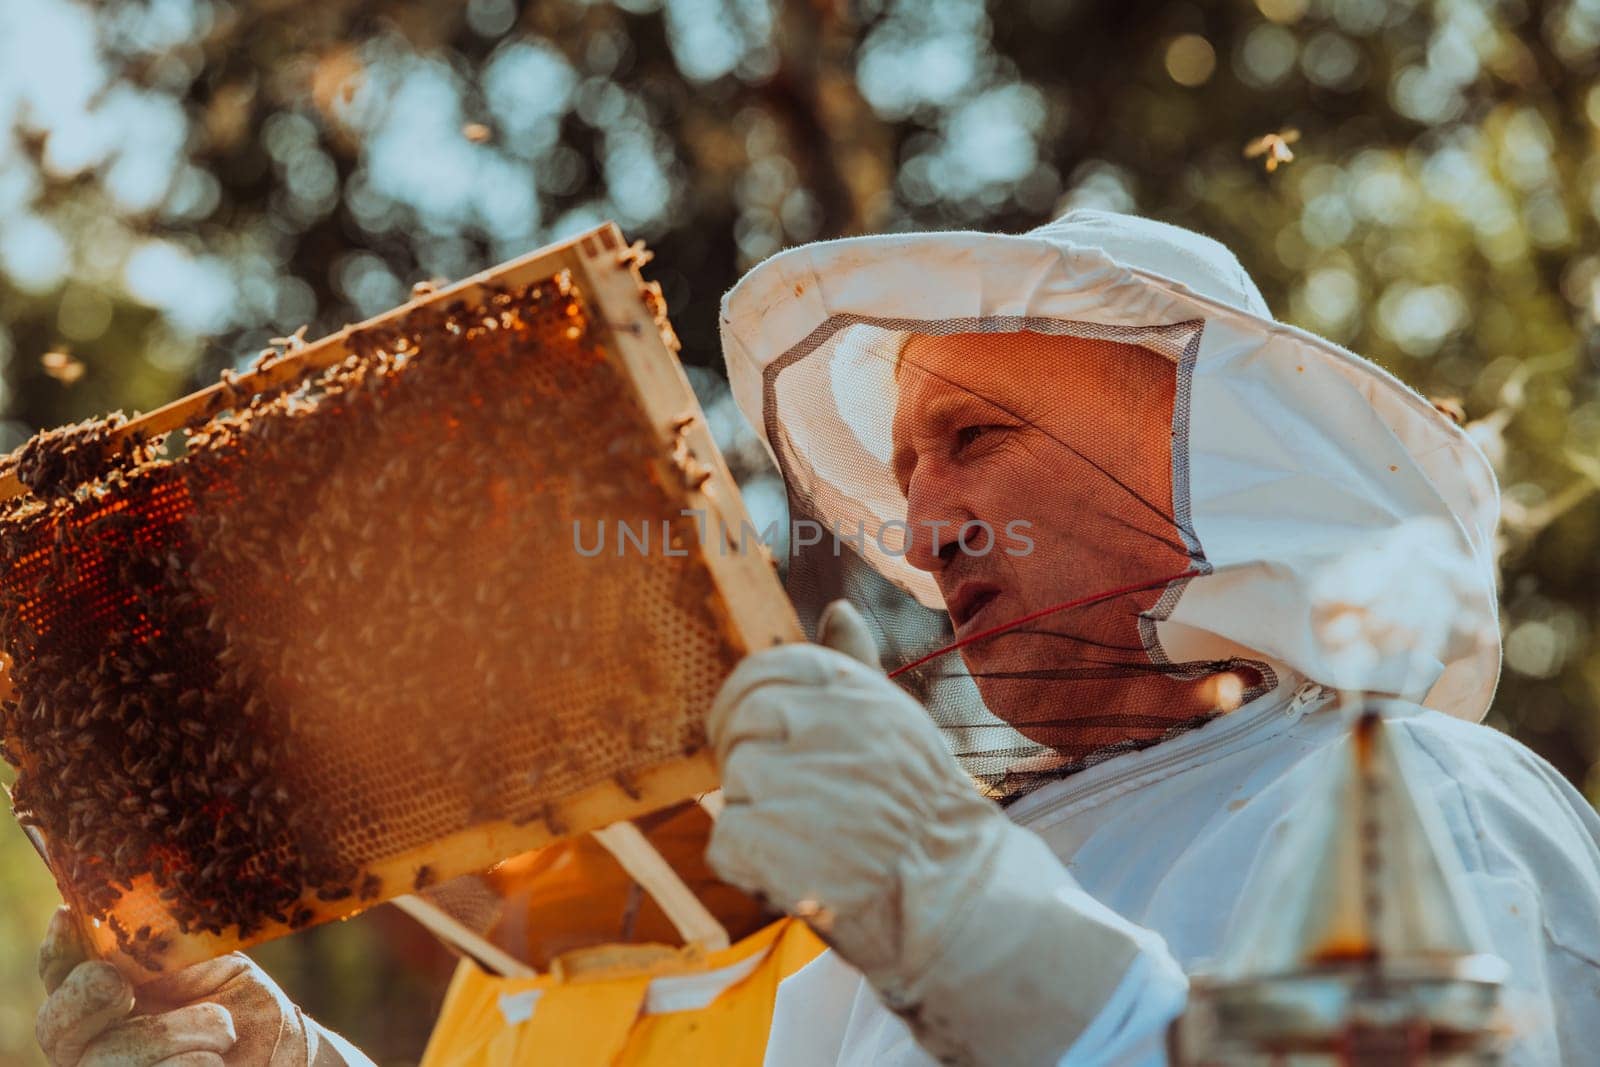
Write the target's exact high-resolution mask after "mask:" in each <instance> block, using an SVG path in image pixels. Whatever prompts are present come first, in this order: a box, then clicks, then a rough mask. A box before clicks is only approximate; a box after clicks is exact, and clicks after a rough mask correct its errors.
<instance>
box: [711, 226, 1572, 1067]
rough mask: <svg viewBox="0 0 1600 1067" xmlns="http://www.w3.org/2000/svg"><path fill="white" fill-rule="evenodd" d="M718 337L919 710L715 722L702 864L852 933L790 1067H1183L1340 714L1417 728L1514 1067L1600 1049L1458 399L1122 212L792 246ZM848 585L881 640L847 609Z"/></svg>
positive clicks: (776, 665)
mask: <svg viewBox="0 0 1600 1067" xmlns="http://www.w3.org/2000/svg"><path fill="white" fill-rule="evenodd" d="M722 334H723V344H724V351H725V355H726V358H727V364H728V372H729V379H730V382H731V384H732V388H733V392H734V396H735V398H736V399H737V401H738V403H739V405H740V407H741V409H742V410H743V412H744V413H745V415H746V417H747V418H748V419H749V420H750V421H751V423H752V424H753V425H754V426H755V427H756V428H757V429H758V430H759V431H760V432H761V433H762V435H763V438H764V440H765V442H766V444H767V446H768V448H769V449H770V450H771V452H772V454H773V456H774V458H775V459H776V461H777V463H778V465H779V467H780V469H781V470H782V472H783V474H784V478H785V482H786V485H787V487H788V491H789V497H790V505H791V510H792V511H793V513H794V516H793V517H794V518H796V519H801V518H804V519H807V520H813V521H814V522H815V523H816V524H817V525H818V527H820V528H825V529H827V530H829V531H831V533H832V534H833V535H834V536H836V537H837V538H838V539H837V540H835V539H834V536H830V537H825V538H823V539H821V540H820V542H818V541H817V539H816V538H815V537H814V536H813V537H806V536H797V537H795V538H794V539H793V540H794V543H795V545H796V546H797V551H796V554H795V555H794V556H793V557H792V559H791V564H790V583H791V591H792V592H793V593H794V595H795V597H796V600H797V603H798V604H799V605H800V607H801V609H802V613H803V615H805V616H806V618H807V620H808V622H812V623H814V624H815V625H816V626H817V628H818V630H819V633H818V639H819V641H821V642H822V643H824V644H826V645H829V646H831V647H832V648H835V649H841V650H843V651H845V652H848V653H850V654H851V655H853V656H854V657H855V658H856V659H865V660H868V661H869V662H870V661H872V660H873V659H874V652H878V653H881V654H882V658H883V660H884V664H883V665H884V666H885V667H886V668H890V669H894V670H896V674H897V680H898V681H899V682H900V683H901V684H902V685H904V686H905V687H906V688H907V689H909V690H911V692H912V693H913V694H914V695H915V696H916V698H917V700H916V701H913V700H912V699H911V697H910V696H907V695H906V694H905V692H904V691H902V690H901V689H899V688H897V687H896V686H895V685H893V684H891V683H889V682H887V681H885V680H884V678H883V675H882V674H880V673H878V672H877V671H876V670H875V669H873V668H872V667H870V666H866V665H861V664H857V663H853V662H852V661H851V660H850V659H848V658H846V657H845V656H843V655H839V654H837V653H835V652H830V651H828V650H826V649H820V648H817V647H815V646H808V647H796V648H784V649H777V650H770V651H768V652H764V653H759V654H757V655H756V656H753V657H751V658H750V659H749V660H747V661H746V663H745V664H744V665H743V666H742V667H741V668H740V671H739V672H736V674H735V675H734V677H733V678H732V679H730V681H729V683H728V685H727V687H725V688H724V690H723V693H722V695H721V696H720V697H719V699H718V702H717V705H716V707H715V708H714V710H713V717H712V734H713V740H714V741H715V743H716V745H717V748H718V752H719V757H720V758H721V760H722V763H723V773H724V784H725V790H726V792H727V794H728V798H729V806H728V811H727V814H726V815H725V816H724V819H723V820H722V822H721V824H719V827H718V830H717V836H716V838H715V839H714V841H713V844H712V848H711V852H710V856H711V859H712V862H713V863H714V864H715V865H717V866H718V867H719V869H721V870H722V871H723V873H724V876H725V877H727V878H729V880H731V881H735V882H739V883H741V884H744V885H746V886H747V887H749V888H752V889H755V890H758V891H760V892H763V893H766V894H767V895H768V896H769V897H771V898H772V899H773V900H774V901H775V902H777V903H779V904H782V905H783V906H785V907H787V908H789V909H790V910H793V911H797V912H799V913H801V914H805V915H808V916H810V917H812V919H813V921H814V924H815V925H816V926H817V927H818V928H819V929H820V930H822V931H823V932H824V933H825V934H826V935H827V936H829V937H830V939H831V940H832V942H833V944H834V945H835V948H836V950H837V951H836V952H831V953H828V954H826V955H824V956H823V957H820V958H819V959H818V960H816V961H815V962H813V963H812V964H811V965H809V966H808V967H807V968H806V969H804V970H802V971H801V972H799V973H798V974H796V975H794V976H792V977H791V978H789V979H787V980H786V981H785V982H784V983H783V985H782V986H781V987H780V989H779V993H778V1002H777V1013H776V1016H775V1022H774V1026H773V1032H772V1038H771V1041H770V1043H769V1046H768V1051H767V1062H768V1063H769V1064H774V1065H779V1064H782V1065H800V1064H806V1065H810V1064H851V1065H855V1064H861V1065H865V1064H893V1063H906V1064H910V1063H924V1062H928V1061H929V1058H930V1054H933V1055H937V1056H938V1057H940V1058H943V1059H947V1060H954V1061H966V1062H989V1063H1012V1062H1039V1063H1049V1062H1057V1061H1059V1062H1062V1063H1085V1064H1099V1063H1124V1062H1126V1063H1135V1062H1138V1063H1143V1062H1150V1063H1156V1062H1162V1061H1163V1060H1164V1058H1165V1056H1166V1051H1165V1048H1166V1045H1165V1042H1166V1031H1167V1028H1168V1026H1169V1025H1170V1023H1171V1022H1172V1020H1173V1019H1174V1018H1176V1017H1177V1016H1178V1015H1179V1014H1180V1013H1181V1012H1182V1010H1183V1007H1184V1004H1185V1000H1186V997H1187V979H1186V978H1185V971H1187V970H1192V969H1193V968H1195V967H1196V966H1197V965H1198V964H1200V963H1201V962H1202V961H1205V960H1208V959H1214V958H1216V957H1218V956H1219V955H1221V954H1222V953H1223V951H1224V949H1225V947H1226V937H1227V933H1228V931H1229V929H1230V927H1234V928H1237V926H1238V925H1239V924H1240V922H1241V921H1243V919H1245V918H1248V916H1249V914H1251V913H1252V912H1254V911H1257V910H1259V909H1264V908H1271V907H1272V906H1273V901H1272V900H1271V899H1270V898H1269V895H1268V894H1265V893H1263V892H1262V890H1261V887H1260V880H1259V879H1258V880H1257V881H1256V882H1251V880H1250V879H1251V875H1252V873H1253V872H1257V871H1259V870H1261V869H1262V868H1263V866H1264V865H1269V864H1270V861H1271V859H1272V856H1273V850H1274V846H1275V845H1276V844H1277V843H1278V842H1280V841H1281V840H1282V838H1283V830H1284V828H1285V827H1286V826H1288V825H1290V824H1292V823H1293V822H1294V821H1295V820H1296V818H1297V815H1302V814H1303V813H1304V810H1305V809H1304V805H1305V804H1307V803H1310V802H1311V799H1310V795H1309V791H1308V783H1307V777H1306V776H1307V774H1308V773H1309V772H1308V770H1307V768H1309V767H1312V766H1313V765H1315V764H1316V762H1317V759H1318V756H1319V753H1325V752H1326V751H1327V750H1328V748H1329V746H1331V745H1334V744H1336V743H1338V742H1339V740H1340V739H1341V738H1342V737H1343V736H1344V734H1345V724H1344V723H1343V722H1341V721H1340V717H1339V716H1338V715H1337V714H1336V713H1334V712H1333V711H1331V710H1330V709H1331V707H1332V697H1333V692H1334V691H1335V690H1357V691H1362V692H1367V693H1376V694H1383V695H1386V696H1390V697H1394V698H1398V700H1399V701H1401V702H1403V703H1402V704H1401V705H1391V714H1392V715H1393V716H1394V717H1393V720H1392V726H1393V730H1392V733H1393V736H1394V737H1395V739H1396V740H1395V742H1394V743H1395V744H1396V746H1397V747H1401V748H1404V749H1405V750H1406V760H1405V764H1406V766H1408V767H1411V768H1413V770H1414V771H1415V772H1416V774H1417V777H1418V780H1417V781H1413V782H1411V783H1409V784H1410V785H1411V787H1412V788H1413V790H1415V791H1416V792H1418V793H1420V794H1422V795H1423V796H1425V797H1427V798H1429V799H1430V800H1431V802H1432V804H1433V805H1435V806H1436V807H1437V809H1438V812H1439V813H1440V816H1441V823H1442V825H1443V826H1444V827H1446V829H1447V835H1446V836H1447V838H1448V841H1449V845H1448V847H1450V848H1453V849H1454V851H1455V852H1456V856H1455V857H1454V859H1455V860H1456V861H1458V862H1459V866H1460V868H1461V870H1462V871H1463V872H1464V878H1465V881H1464V887H1465V889H1466V894H1467V897H1468V898H1469V900H1470V902H1471V904H1472V906H1474V907H1476V908H1477V909H1478V911H1479V912H1480V913H1481V916H1480V917H1481V920H1482V924H1481V925H1482V928H1483V929H1485V930H1487V931H1488V934H1489V937H1490V940H1491V945H1490V948H1491V949H1492V951H1494V952H1495V953H1497V954H1498V955H1500V956H1502V957H1503V958H1504V959H1505V960H1506V961H1507V962H1508V964H1509V965H1510V975H1509V978H1508V981H1507V985H1508V993H1507V998H1506V1008H1507V1011H1508V1014H1507V1020H1508V1023H1509V1025H1510V1026H1511V1028H1512V1031H1513V1034H1514V1037H1513V1043H1512V1046H1511V1060H1512V1062H1518V1063H1530V1064H1534V1063H1537V1064H1548V1063H1579V1062H1585V1060H1586V1057H1589V1056H1592V1055H1593V1051H1592V1050H1594V1049H1596V1048H1600V819H1597V817H1596V815H1595V813H1594V811H1593V809H1592V808H1591V807H1590V806H1589V805H1588V804H1587V803H1586V802H1585V801H1584V799H1583V798H1582V797H1581V796H1580V795H1579V794H1578V793H1577V792H1576V791H1575V790H1573V789H1572V788H1571V787H1570V786H1569V785H1567V784H1566V783H1565V782H1564V781H1563V780H1562V779H1561V778H1560V776H1559V775H1557V774H1556V773H1555V772H1554V771H1553V770H1552V769H1551V768H1550V767H1549V766H1547V765H1546V764H1545V763H1543V762H1542V761H1540V760H1539V759H1538V758H1537V757H1536V756H1534V755H1533V754H1531V753H1530V752H1528V751H1527V750H1526V749H1524V748H1523V747H1522V746H1520V745H1518V744H1517V743H1516V742H1514V741H1512V740H1511V739H1509V738H1507V737H1505V736H1504V735H1502V734H1499V733H1497V732H1495V731H1492V730H1489V729H1486V728H1484V727H1481V726H1479V725H1477V723H1478V721H1479V720H1480V719H1481V718H1482V717H1483V715H1484V713H1485V712H1486V710H1487V708H1488V706H1489V702H1490V700H1491V698H1492V696H1493V694H1494V690H1495V685H1496V681H1497V677H1498V671H1499V643H1498V637H1497V627H1496V618H1497V615H1496V602H1495V574H1494V563H1493V558H1492V539H1493V531H1494V525H1495V522H1496V521H1497V516H1498V493H1497V488H1496V486H1495V483H1494V477H1493V473H1492V471H1491V470H1490V468H1489V466H1488V464H1487V462H1486V461H1485V459H1484V458H1483V456H1482V454H1481V453H1480V452H1479V451H1478V449H1477V448H1476V447H1475V446H1474V445H1473V444H1472V443H1471V442H1470V441H1469V440H1468V439H1467V437H1466V436H1465V435H1464V434H1463V433H1462V432H1461V431H1460V430H1458V429H1457V428H1456V427H1455V426H1454V425H1453V424H1452V423H1451V422H1450V421H1449V420H1448V419H1446V418H1443V417H1441V416H1440V415H1439V413H1438V412H1436V411H1435V410H1434V409H1433V408H1432V406H1431V405H1430V404H1428V403H1427V401H1425V400H1424V399H1423V398H1421V397H1420V396H1418V395H1417V394H1415V393H1414V392H1412V391H1411V390H1409V389H1408V388H1407V387H1406V386H1404V385H1403V384H1401V383H1400V382H1399V381H1397V380H1396V379H1394V378H1393V377H1392V376H1390V375H1388V374H1387V373H1385V372H1384V371H1382V370H1381V369H1379V368H1377V367H1376V366H1374V365H1372V364H1370V363H1368V362H1366V361H1365V360H1362V359H1360V358H1359V357H1357V356H1355V355H1352V354H1351V353H1349V352H1346V351H1344V350H1343V349H1340V348H1338V347H1337V346H1335V345H1332V344H1329V343H1328V342H1326V341H1324V340H1322V339H1320V338H1317V337H1314V336H1312V335H1310V334H1307V333H1304V332H1302V331H1299V330H1296V329H1294V328H1292V327H1288V326H1285V325H1282V324H1280V323H1277V322H1275V321H1273V319H1272V318H1271V316H1270V314H1269V313H1268V310H1267V308H1266V306H1265V304H1264V302H1263V301H1262V299H1261V296H1260V294H1259V293H1258V291H1257V290H1256V288H1255V286H1254V285H1253V283H1252V282H1251V281H1250V280H1249V278H1248V277H1247V276H1246V274H1245V273H1244V271H1243V270H1242V268H1241V267H1240V266H1239V264H1238V262H1237V261H1236V260H1235V259H1234V257H1233V256H1232V255H1231V254H1229V253H1228V252H1227V251H1226V250H1225V249H1223V248H1222V247H1221V246H1220V245H1218V244H1216V243H1215V242H1213V241H1211V240H1209V239H1207V238H1204V237H1200V236H1198V235H1196V234H1192V233H1189V232H1187V231H1184V230H1180V229H1177V228H1174V227H1170V226H1165V225H1162V224H1159V223H1154V222H1150V221H1147V220H1142V219H1137V218H1132V217H1128V216H1119V215H1113V214H1105V213H1099V212H1083V211H1079V212H1072V213H1070V214H1068V215H1066V216H1064V217H1063V218H1062V219H1060V220H1058V221H1057V222H1055V223H1053V224H1051V225H1049V226H1046V227H1044V228H1042V229H1040V230H1036V231H1034V232H1032V233H1029V234H1026V235H1021V236H999V235H986V234H976V233H957V234H908V235H897V236H887V237H872V238H862V239H853V240H844V241H836V242H829V243H824V244H816V245H809V246H806V247H803V248H799V249H795V250H792V251H789V252H786V253H783V254H781V255H779V256H776V257H774V258H773V259H771V260H769V261H767V262H766V263H764V264H762V265H761V266H759V267H757V268H756V269H755V270H753V271H752V272H751V273H750V274H749V275H747V276H746V277H745V279H744V280H742V281H741V282H740V283H739V285H738V286H736V287H735V288H734V289H733V291H732V292H730V293H729V294H728V297H727V298H726V300H725V302H724V307H723V322H722ZM808 541H811V542H814V543H812V544H807V542H808ZM985 542H986V543H987V545H988V547H987V548H986V549H985V548H984V543H985ZM980 549H984V550H983V551H979V550H980ZM844 594H850V595H852V596H854V597H855V598H856V599H857V600H858V601H860V602H862V603H864V604H866V605H867V606H868V614H869V615H870V616H871V620H872V626H871V631H870V633H869V631H868V630H867V629H866V628H865V626H864V624H863V623H862V622H861V619H860V617H859V616H858V615H856V614H855V613H853V612H850V611H848V610H834V611H831V612H829V613H826V614H823V615H822V616H821V618H820V620H819V617H818V612H819V610H820V608H821V606H822V604H823V603H824V602H825V601H827V600H830V599H832V598H833V597H835V596H839V595H844ZM873 645H876V649H874V648H873V647H872V646H873ZM1396 707H1398V709H1399V710H1395V708H1396ZM930 719H931V722H932V724H933V726H936V727H937V728H938V732H936V731H935V729H934V728H933V727H932V726H929V725H928V723H929V720H930ZM941 737H942V744H941V742H940V738H941ZM951 754H953V755H954V757H955V760H951V759H950V758H949V757H950V755H951ZM957 762H959V765H960V767H961V769H962V770H963V771H964V772H965V775H963V774H961V773H960V772H958V771H956V770H955V768H956V766H957ZM1418 768H1420V770H1417V769H1418ZM966 775H969V776H970V778H969V777H966ZM974 780H975V781H976V782H977V783H978V784H979V785H980V787H981V788H982V790H983V791H984V792H985V793H986V794H987V795H988V796H989V797H990V798H991V800H983V799H979V798H978V797H977V792H976V791H975V790H973V789H972V788H971V784H972V782H973V781H974ZM992 800H998V801H1001V802H1002V803H1003V804H1004V805H1005V806H1004V808H1003V809H1002V808H1001V807H999V806H997V805H996V804H994V803H992V802H991V801H992ZM1246 887H1250V889H1249V892H1248V893H1247V892H1246Z"/></svg>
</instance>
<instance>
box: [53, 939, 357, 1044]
mask: <svg viewBox="0 0 1600 1067" xmlns="http://www.w3.org/2000/svg"><path fill="white" fill-rule="evenodd" d="M39 977H40V978H41V979H43V981H44V986H45V991H46V992H47V993H49V997H48V999H46V1000H45V1002H44V1006H43V1007H41V1008H40V1009H39V1015H38V1019H37V1022H36V1025H35V1027H34V1032H35V1035H36V1036H37V1037H38V1039H39V1047H40V1048H42V1049H44V1054H45V1057H46V1058H47V1059H48V1060H49V1061H50V1064H51V1067H224V1065H225V1067H358V1065H364V1067H371V1061H370V1060H368V1059H367V1058H366V1057H365V1056H363V1055H362V1054H361V1053H360V1052H358V1051H357V1050H356V1049H355V1048H354V1046H352V1045H351V1044H350V1043H349V1042H348V1041H345V1040H344V1038H342V1037H340V1036H338V1035H337V1034H334V1033H332V1032H330V1031H328V1030H325V1029H323V1028H322V1027H321V1026H319V1025H317V1024H316V1023H315V1022H313V1021H312V1020H311V1019H309V1018H307V1017H306V1015H305V1014H304V1013H303V1012H301V1011H300V1009H299V1008H297V1007H295V1006H294V1004H293V1003H291V1002H290V1000H289V998H288V997H286V996H284V995H283V991H282V990H280V989H279V988H278V987H277V985H275V984H274V983H273V981H272V979H270V978H268V977H267V975H266V972H264V971H263V970H262V969H261V968H260V967H258V966H256V964H255V963H254V962H253V961H252V960H250V959H249V958H248V957H246V956H244V955H242V954H240V953H237V952H236V953H234V954H232V955H229V956H222V957H219V958H218V959H214V960H210V961H208V962H206V963H197V964H195V965H194V966H192V967H188V968H185V969H184V970H181V971H177V972H174V973H173V974H171V975H166V976H164V977H161V978H158V979H156V980H155V981H153V982H151V983H149V984H148V985H145V986H141V987H140V989H139V991H138V993H137V995H135V993H134V990H133V987H132V986H131V985H130V984H129V983H128V980H127V979H126V978H124V977H123V976H122V975H121V973H119V972H118V971H117V969H116V968H115V967H113V966H111V964H109V963H105V962H103V961H100V960H87V953H86V952H85V950H84V947H83V944H82V942H81V941H80V940H79V938H78V933H77V928H76V925H75V924H74V922H73V920H72V915H71V913H70V911H68V909H66V908H61V909H60V910H58V911H57V912H56V914H55V916H54V917H53V918H52V919H51V920H50V929H49V931H48V933H46V935H45V940H44V944H43V945H41V946H40V948H39Z"/></svg>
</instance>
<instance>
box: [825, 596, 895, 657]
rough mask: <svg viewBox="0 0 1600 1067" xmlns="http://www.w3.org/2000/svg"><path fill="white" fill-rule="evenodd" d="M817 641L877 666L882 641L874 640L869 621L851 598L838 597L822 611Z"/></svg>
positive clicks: (826, 646)
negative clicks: (879, 643) (841, 598)
mask: <svg viewBox="0 0 1600 1067" xmlns="http://www.w3.org/2000/svg"><path fill="white" fill-rule="evenodd" d="M817 644H819V645H822V646H823V647H824V648H831V649H833V650H834V651H835V652H843V653H844V654H845V655H847V656H849V657H850V658H851V659H854V660H859V661H860V662H862V663H865V664H866V665H867V666H869V667H873V668H876V667H878V666H879V665H880V664H879V662H878V642H877V641H876V640H874V639H873V636H872V630H871V628H869V627H868V626H867V620H865V619H863V618H862V617H861V613H860V612H859V611H857V610H856V609H855V605H854V604H851V603H850V601H848V600H835V601H834V602H833V603H831V604H829V605H828V606H827V607H826V608H824V609H823V610H822V618H820V619H818V620H817Z"/></svg>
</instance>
